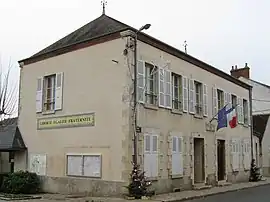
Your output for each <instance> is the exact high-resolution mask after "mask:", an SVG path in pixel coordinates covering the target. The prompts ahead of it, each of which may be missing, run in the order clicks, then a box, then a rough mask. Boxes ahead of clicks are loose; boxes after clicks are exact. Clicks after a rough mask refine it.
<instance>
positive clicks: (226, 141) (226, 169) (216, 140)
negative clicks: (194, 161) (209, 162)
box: [215, 135, 229, 183]
mask: <svg viewBox="0 0 270 202" xmlns="http://www.w3.org/2000/svg"><path fill="white" fill-rule="evenodd" d="M218 140H224V141H225V176H224V180H223V181H226V182H227V181H228V165H229V164H228V146H227V145H228V140H227V138H225V137H224V136H223V135H216V137H215V157H216V160H215V164H216V166H215V167H216V170H215V174H216V182H217V183H218V182H222V181H218V155H217V154H218V151H217V146H218V145H217V144H218Z"/></svg>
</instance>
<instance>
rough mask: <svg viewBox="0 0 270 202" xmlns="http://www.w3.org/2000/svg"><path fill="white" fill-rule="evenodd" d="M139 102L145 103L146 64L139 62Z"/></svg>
mask: <svg viewBox="0 0 270 202" xmlns="http://www.w3.org/2000/svg"><path fill="white" fill-rule="evenodd" d="M137 101H138V102H140V103H144V101H145V62H144V61H141V60H138V61H137Z"/></svg>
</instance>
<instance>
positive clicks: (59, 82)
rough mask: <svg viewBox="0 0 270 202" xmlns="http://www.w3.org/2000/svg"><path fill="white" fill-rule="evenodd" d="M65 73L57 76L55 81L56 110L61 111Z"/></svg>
mask: <svg viewBox="0 0 270 202" xmlns="http://www.w3.org/2000/svg"><path fill="white" fill-rule="evenodd" d="M63 75H64V74H63V72H61V73H57V74H56V80H55V110H61V109H62V105H63Z"/></svg>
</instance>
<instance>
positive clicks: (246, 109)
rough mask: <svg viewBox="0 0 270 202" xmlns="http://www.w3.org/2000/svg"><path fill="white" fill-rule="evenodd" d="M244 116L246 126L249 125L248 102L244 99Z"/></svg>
mask: <svg viewBox="0 0 270 202" xmlns="http://www.w3.org/2000/svg"><path fill="white" fill-rule="evenodd" d="M243 114H244V124H245V125H248V119H249V117H248V114H249V113H248V101H247V100H245V99H243Z"/></svg>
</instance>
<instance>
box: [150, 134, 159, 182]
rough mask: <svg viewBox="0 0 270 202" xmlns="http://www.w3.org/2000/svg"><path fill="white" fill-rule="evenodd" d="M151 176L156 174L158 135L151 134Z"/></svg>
mask: <svg viewBox="0 0 270 202" xmlns="http://www.w3.org/2000/svg"><path fill="white" fill-rule="evenodd" d="M151 138H152V141H151V143H152V144H151V177H157V176H158V136H157V135H151Z"/></svg>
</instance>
